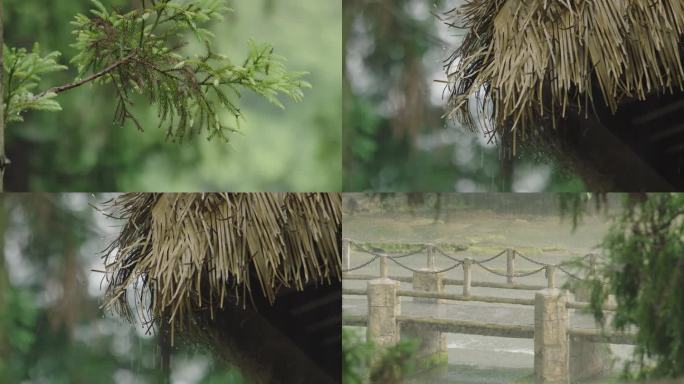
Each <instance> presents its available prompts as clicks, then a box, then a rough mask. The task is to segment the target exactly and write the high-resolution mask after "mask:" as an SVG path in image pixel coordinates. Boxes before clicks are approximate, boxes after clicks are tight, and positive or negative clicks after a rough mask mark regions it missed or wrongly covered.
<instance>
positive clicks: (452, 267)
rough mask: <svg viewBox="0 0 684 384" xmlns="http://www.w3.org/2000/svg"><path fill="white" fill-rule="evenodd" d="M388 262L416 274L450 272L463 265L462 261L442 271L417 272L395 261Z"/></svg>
mask: <svg viewBox="0 0 684 384" xmlns="http://www.w3.org/2000/svg"><path fill="white" fill-rule="evenodd" d="M390 260H392V261H393V262H394V263H395V264H397V265H398V266H400V267H402V268H404V269H408V270H409V271H411V272H418V273H442V272H447V271H450V270H452V269H454V268H456V267H458V266H460V265H461V264H463V262H462V261H459V262H457V263H456V264H454V265H452V266H451V267H448V268H444V269H440V270H437V271H428V270H424V271H420V270H417V269H413V268H411V267H409V266H407V265H404V264H402V263H400V262H399V261H397V260H394V259H390Z"/></svg>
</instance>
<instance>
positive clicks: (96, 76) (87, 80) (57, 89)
mask: <svg viewBox="0 0 684 384" xmlns="http://www.w3.org/2000/svg"><path fill="white" fill-rule="evenodd" d="M135 55H137V52H133V53H131V54H130V55H128V56H126V57H124V58H123V59H121V60H119V61H117V62H115V63H114V64H112V65H110V66H109V67H107V68H105V69H103V70H101V71H99V72H97V73H95V74H92V75H90V76H88V77H86V78H84V79H81V80H79V81H75V82H73V83H68V84H64V85H60V86H58V87H52V88H50V89H48V90H46V91H43V92H41V93H39V94H37V95H36V96H34V98H36V99H41V98H43V97H45V96H47V95H49V94H60V93H62V92H65V91H68V90H70V89H74V88H78V87H80V86H81V85H84V84H87V83H90V82H91V81H94V80H97V79H99V78H100V77H102V76H105V75H106V74H108V73H109V72H112V71H113V70H115V69H116V68H118V67H119V66H120V65H123V64H126V63H127V62H128V61H130V60H131V59H133V58H134V57H135Z"/></svg>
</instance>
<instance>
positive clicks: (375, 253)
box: [354, 244, 427, 259]
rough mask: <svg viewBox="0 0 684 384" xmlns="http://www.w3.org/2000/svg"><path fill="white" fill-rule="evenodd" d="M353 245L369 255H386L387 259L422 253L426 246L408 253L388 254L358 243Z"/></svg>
mask: <svg viewBox="0 0 684 384" xmlns="http://www.w3.org/2000/svg"><path fill="white" fill-rule="evenodd" d="M354 245H355V246H356V249H358V250H360V251H361V252H364V253H367V254H369V255H373V256H376V257H382V256H384V257H387V258H388V259H401V258H403V257H409V256H413V255H417V254H419V253H422V252H423V251H425V250H426V249H427V247H426V246H422V247H421V248H420V249H417V250H415V251H410V252H408V253H404V254H399V255H390V254H386V253H379V252H375V251H372V250H370V249H366V248H364V247H362V246H360V245H358V244H354Z"/></svg>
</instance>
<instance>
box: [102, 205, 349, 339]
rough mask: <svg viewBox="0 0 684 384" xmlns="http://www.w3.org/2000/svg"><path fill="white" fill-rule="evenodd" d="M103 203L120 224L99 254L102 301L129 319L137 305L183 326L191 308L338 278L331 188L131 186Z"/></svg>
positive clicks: (337, 228)
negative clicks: (164, 190)
mask: <svg viewBox="0 0 684 384" xmlns="http://www.w3.org/2000/svg"><path fill="white" fill-rule="evenodd" d="M109 211H111V214H112V215H114V216H116V217H119V218H121V219H124V220H126V223H125V225H124V227H123V230H122V231H121V233H120V234H119V236H118V238H117V239H116V240H115V241H114V242H112V244H111V245H110V246H109V248H108V249H107V250H106V252H105V255H104V259H105V264H106V278H107V281H108V288H107V294H106V301H105V307H106V308H110V309H113V310H114V311H115V312H117V313H118V314H120V315H121V316H123V317H124V318H126V319H127V320H129V321H134V320H135V316H134V313H135V309H136V308H137V309H139V310H141V312H146V311H147V310H149V312H150V313H151V315H152V320H154V319H159V318H160V316H161V315H162V314H163V313H166V314H168V318H169V322H170V323H171V326H172V329H173V328H184V327H187V326H189V325H190V324H191V323H192V317H193V316H194V315H196V314H197V313H198V312H202V313H205V314H208V316H209V317H211V318H213V316H214V312H215V311H217V310H219V309H220V308H223V307H224V306H226V305H229V306H236V305H242V306H245V305H247V302H248V301H249V300H250V298H251V296H252V295H263V296H264V297H265V298H266V299H267V300H268V301H269V302H271V303H273V302H274V301H275V300H276V298H277V294H278V291H279V290H280V289H281V288H283V287H288V288H294V289H297V290H302V289H304V287H305V286H306V285H307V284H311V283H316V284H330V283H332V282H336V281H339V280H340V278H341V262H340V248H339V247H340V242H341V237H340V236H341V235H340V232H341V218H342V215H341V197H340V194H339V193H254V194H251V193H236V194H231V193H208V194H146V193H130V194H124V195H122V196H121V197H119V198H117V199H115V200H113V201H112V202H110V206H109ZM136 286H137V287H138V288H142V289H139V290H138V292H137V294H133V295H131V293H132V292H131V288H133V287H136ZM147 294H149V297H150V299H149V300H148V299H147V298H146V297H147V296H146V295H147ZM129 296H130V297H129ZM131 302H134V303H135V305H133V306H132V305H131V304H130V303H131ZM165 311H166V312H165ZM143 321H147V322H149V319H148V320H145V317H143Z"/></svg>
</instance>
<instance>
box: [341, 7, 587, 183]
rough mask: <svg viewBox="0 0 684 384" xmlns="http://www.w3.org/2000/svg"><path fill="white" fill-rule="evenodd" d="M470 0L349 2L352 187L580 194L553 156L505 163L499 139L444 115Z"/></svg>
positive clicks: (347, 175) (347, 99)
mask: <svg viewBox="0 0 684 384" xmlns="http://www.w3.org/2000/svg"><path fill="white" fill-rule="evenodd" d="M462 3H463V0H344V10H343V40H344V42H343V45H344V58H343V60H344V64H343V65H344V66H343V68H344V83H343V126H344V131H343V168H344V181H343V185H344V190H345V191H366V190H373V191H458V192H477V191H517V192H523V191H526V192H527V191H568V192H570V191H581V190H584V189H585V187H584V185H583V183H582V182H581V181H580V180H579V179H578V178H577V177H575V176H574V175H571V174H569V172H567V171H566V170H564V169H562V168H561V167H559V166H557V165H555V164H552V163H551V161H550V160H549V159H548V158H547V156H546V155H543V154H540V153H529V152H522V153H520V154H518V155H517V156H516V158H515V159H514V160H513V161H505V162H503V161H501V160H500V158H501V157H500V156H499V152H498V149H497V145H496V143H493V142H487V139H485V138H484V137H483V136H482V135H481V133H472V132H467V131H466V130H465V129H463V128H462V127H460V126H456V125H455V122H452V121H447V120H445V118H444V116H443V114H444V112H445V111H444V105H445V104H446V99H445V97H446V95H445V94H444V90H445V87H446V83H445V81H446V75H445V73H444V70H443V65H444V61H445V60H446V59H447V58H448V57H449V55H450V54H451V52H452V51H453V50H454V48H455V47H456V45H457V44H459V43H460V40H461V38H462V36H463V35H464V34H465V31H464V30H457V29H454V28H448V27H447V25H446V22H445V21H444V20H443V16H444V14H445V13H446V12H447V11H449V10H451V9H453V8H455V7H457V6H460V5H461V4H462Z"/></svg>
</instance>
